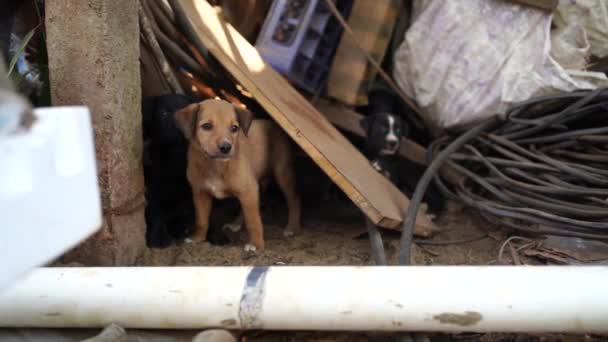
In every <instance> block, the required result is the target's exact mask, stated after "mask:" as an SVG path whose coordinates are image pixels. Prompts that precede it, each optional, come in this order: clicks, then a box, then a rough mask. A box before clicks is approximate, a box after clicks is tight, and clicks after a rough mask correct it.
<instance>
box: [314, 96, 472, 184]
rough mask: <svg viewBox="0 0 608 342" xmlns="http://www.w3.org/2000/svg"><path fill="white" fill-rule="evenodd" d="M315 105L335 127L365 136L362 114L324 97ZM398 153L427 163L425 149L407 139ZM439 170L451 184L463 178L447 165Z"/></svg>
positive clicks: (424, 163) (417, 161)
mask: <svg viewBox="0 0 608 342" xmlns="http://www.w3.org/2000/svg"><path fill="white" fill-rule="evenodd" d="M315 107H316V108H317V110H318V111H319V112H321V113H323V115H324V116H325V117H326V118H327V120H329V121H330V122H331V123H333V124H334V125H336V126H337V127H339V128H341V129H343V130H345V131H347V132H350V133H352V134H355V135H357V136H360V137H365V131H364V130H363V128H362V127H361V125H360V124H359V122H360V121H361V119H363V115H361V114H359V113H357V112H355V111H354V110H352V109H349V108H347V107H345V106H344V105H340V104H335V103H332V102H330V101H327V100H324V99H319V100H318V101H317V102H316V103H315ZM399 155H400V156H402V157H403V158H406V159H408V160H411V161H413V162H415V163H418V164H421V165H427V162H426V149H425V148H424V147H422V146H420V145H418V144H417V143H415V142H413V141H411V140H409V139H405V138H403V139H401V144H400V146H399ZM439 172H441V175H442V176H443V177H444V178H445V179H446V180H447V181H448V182H450V183H451V184H458V183H459V182H460V181H461V180H462V178H463V176H462V175H461V174H460V173H459V172H458V171H456V170H455V169H454V168H451V167H450V166H448V165H444V166H442V167H441V169H440V170H439Z"/></svg>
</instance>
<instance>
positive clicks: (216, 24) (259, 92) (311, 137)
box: [181, 0, 434, 233]
mask: <svg viewBox="0 0 608 342" xmlns="http://www.w3.org/2000/svg"><path fill="white" fill-rule="evenodd" d="M181 4H182V6H183V7H184V10H185V12H186V13H187V15H188V17H189V20H190V22H191V23H192V25H193V27H194V30H195V32H196V33H197V34H198V36H199V37H200V38H201V40H202V42H203V44H204V45H205V46H206V47H207V48H208V49H209V51H210V52H211V53H212V54H213V56H214V57H215V58H217V59H218V61H219V62H220V63H221V64H222V65H223V66H224V67H225V68H226V69H227V70H228V72H230V73H231V74H232V76H233V77H234V78H235V79H236V80H237V81H239V82H240V83H241V85H242V86H243V87H244V88H245V89H247V91H249V92H250V93H251V94H252V95H253V97H254V98H255V99H256V100H257V101H258V102H259V103H260V105H261V106H262V107H264V109H266V111H268V113H269V114H270V116H271V117H272V118H273V119H274V120H275V121H276V122H277V123H278V124H279V125H280V126H281V127H282V128H283V129H284V130H285V131H286V132H287V134H288V135H289V136H290V137H291V138H292V139H293V140H294V141H295V142H296V143H297V144H298V145H299V146H300V147H301V148H302V149H303V150H304V151H305V152H306V153H307V154H308V155H309V156H310V157H311V158H312V159H313V160H314V162H315V163H316V164H317V165H318V166H319V167H320V168H321V169H322V170H323V171H324V172H325V173H326V174H327V175H328V176H329V177H330V178H331V179H332V181H333V182H334V183H336V185H338V186H339V187H340V188H341V189H342V191H344V192H345V193H346V195H347V196H348V197H349V198H350V199H351V200H352V201H353V202H354V203H355V205H357V206H358V207H359V208H360V209H361V210H362V211H363V212H364V213H365V214H366V215H367V216H368V217H369V218H370V220H371V221H372V222H374V223H375V224H377V225H379V226H382V227H386V228H400V226H399V223H401V221H402V213H403V212H404V210H405V208H407V206H408V205H409V201H408V199H407V198H406V197H405V195H403V193H401V192H400V191H399V190H398V189H397V188H395V187H394V186H393V185H392V184H391V183H390V182H389V181H388V180H387V179H386V178H384V177H383V176H382V175H380V174H379V173H378V172H376V171H375V170H374V169H373V168H372V167H371V165H370V163H369V161H368V160H367V159H366V158H365V157H364V156H363V155H362V154H361V153H360V152H359V151H358V150H357V149H356V148H355V147H354V146H352V145H351V144H350V142H349V141H348V140H347V139H346V138H345V137H344V136H343V135H342V134H341V133H340V132H339V131H338V130H337V129H336V128H335V127H334V126H333V125H332V124H331V123H330V122H329V121H327V119H326V118H325V117H324V116H323V115H322V114H321V113H319V112H318V111H317V110H316V109H315V108H314V107H313V106H312V105H311V104H310V102H308V100H306V99H305V98H304V97H303V96H302V95H301V94H300V93H299V92H298V91H297V90H296V89H294V88H293V87H292V86H291V85H290V84H289V83H288V82H287V81H286V80H285V79H284V78H283V77H282V76H281V75H280V74H279V73H277V72H276V71H275V70H274V69H273V68H272V67H271V66H269V65H267V64H266V63H265V62H264V61H263V59H262V57H261V56H260V55H259V53H258V52H257V50H256V49H255V47H254V46H252V45H251V44H249V42H247V40H245V39H244V38H243V37H242V36H241V35H240V34H239V33H238V32H237V31H236V30H235V29H234V28H233V27H232V26H230V25H229V24H228V23H227V22H226V21H225V20H223V18H221V16H220V15H218V13H217V12H216V10H215V9H214V8H213V7H211V5H209V3H207V1H204V0H183V1H181ZM433 227H434V225H433V224H432V222H431V221H430V220H429V219H428V218H427V217H426V216H425V215H418V219H417V226H416V231H417V232H418V233H422V232H424V231H428V230H432V229H433Z"/></svg>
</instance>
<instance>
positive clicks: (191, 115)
mask: <svg viewBox="0 0 608 342" xmlns="http://www.w3.org/2000/svg"><path fill="white" fill-rule="evenodd" d="M199 110H200V105H199V104H198V103H193V104H191V105H189V106H187V107H185V108H182V109H180V110H178V111H177V112H175V122H176V123H177V127H178V128H179V129H180V131H182V133H183V134H184V136H185V137H186V139H190V138H192V136H193V135H194V129H195V127H194V126H196V119H197V116H198V111H199Z"/></svg>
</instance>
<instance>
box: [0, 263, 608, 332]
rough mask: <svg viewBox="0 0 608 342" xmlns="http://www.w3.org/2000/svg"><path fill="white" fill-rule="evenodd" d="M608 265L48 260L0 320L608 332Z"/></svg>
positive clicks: (3, 306) (3, 305) (8, 294)
mask: <svg viewBox="0 0 608 342" xmlns="http://www.w3.org/2000/svg"><path fill="white" fill-rule="evenodd" d="M606 284H608V267H504V266H503V267H474V266H452V267H442V266H435V267H270V268H265V267H255V268H251V267H151V268H137V267H131V268H43V269H38V270H36V271H34V272H33V273H31V274H30V275H28V276H27V277H26V278H25V279H24V280H23V281H22V282H21V283H18V284H17V285H16V286H14V287H13V288H11V289H9V290H7V291H5V292H3V293H0V327H103V326H106V325H108V324H110V323H117V324H119V325H121V326H123V327H126V328H163V329H171V328H177V329H186V328H188V329H202V328H210V327H223V328H229V329H268V330H292V329H297V330H351V331H352V330H375V331H381V330H384V331H444V332H448V331H471V332H490V331H495V332H573V333H606V332H608V288H607V287H606Z"/></svg>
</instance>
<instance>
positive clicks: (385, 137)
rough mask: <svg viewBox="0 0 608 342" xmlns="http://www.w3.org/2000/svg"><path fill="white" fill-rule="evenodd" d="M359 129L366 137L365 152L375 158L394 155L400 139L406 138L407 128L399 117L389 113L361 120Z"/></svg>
mask: <svg viewBox="0 0 608 342" xmlns="http://www.w3.org/2000/svg"><path fill="white" fill-rule="evenodd" d="M361 127H362V128H363V130H365V133H366V135H367V138H366V141H365V147H366V149H367V152H368V153H370V154H373V155H376V156H390V155H395V154H396V153H397V151H399V146H400V142H401V138H402V137H407V135H408V133H409V127H408V125H407V123H405V121H403V120H402V119H401V118H400V117H398V116H396V115H394V114H391V113H377V114H373V115H369V116H366V117H365V118H363V119H361Z"/></svg>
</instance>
